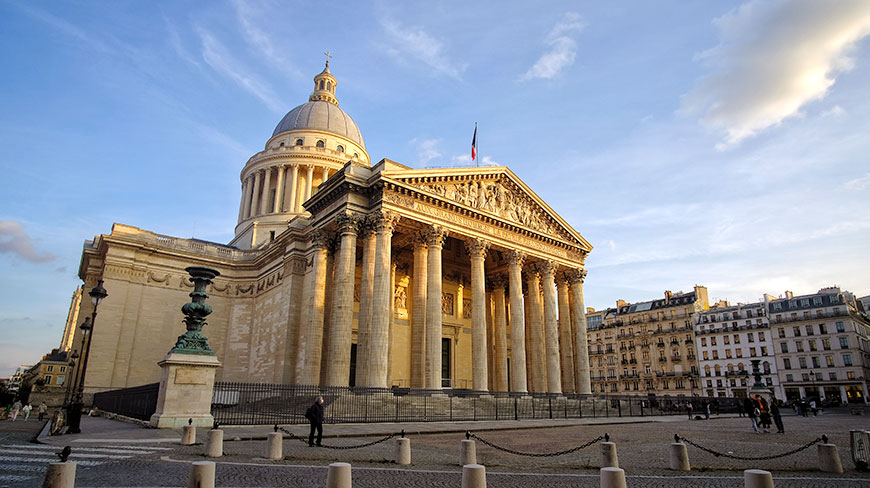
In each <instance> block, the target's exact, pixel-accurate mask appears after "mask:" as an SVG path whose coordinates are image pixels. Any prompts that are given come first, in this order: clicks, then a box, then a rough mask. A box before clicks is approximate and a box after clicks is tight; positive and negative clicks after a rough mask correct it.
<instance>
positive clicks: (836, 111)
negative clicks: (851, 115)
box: [822, 105, 846, 117]
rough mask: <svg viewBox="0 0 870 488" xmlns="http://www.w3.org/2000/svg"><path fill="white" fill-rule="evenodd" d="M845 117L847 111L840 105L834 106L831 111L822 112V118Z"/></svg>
mask: <svg viewBox="0 0 870 488" xmlns="http://www.w3.org/2000/svg"><path fill="white" fill-rule="evenodd" d="M844 115H846V110H845V109H844V108H843V107H841V106H839V105H834V106H833V107H831V109H830V110H825V111H824V112H822V117H842V116H844Z"/></svg>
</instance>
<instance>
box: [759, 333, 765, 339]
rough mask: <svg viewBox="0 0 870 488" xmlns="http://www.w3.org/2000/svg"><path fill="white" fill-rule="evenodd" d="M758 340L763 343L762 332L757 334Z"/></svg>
mask: <svg viewBox="0 0 870 488" xmlns="http://www.w3.org/2000/svg"><path fill="white" fill-rule="evenodd" d="M758 340H759V341H763V340H764V332H759V333H758Z"/></svg>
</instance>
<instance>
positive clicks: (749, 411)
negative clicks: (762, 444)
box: [743, 397, 760, 434]
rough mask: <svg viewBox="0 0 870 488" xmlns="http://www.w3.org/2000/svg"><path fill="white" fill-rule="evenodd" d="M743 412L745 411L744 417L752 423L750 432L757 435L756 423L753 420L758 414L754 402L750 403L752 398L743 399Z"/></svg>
mask: <svg viewBox="0 0 870 488" xmlns="http://www.w3.org/2000/svg"><path fill="white" fill-rule="evenodd" d="M743 410H745V411H746V416H747V417H749V420H751V421H752V430H753V431H755V433H756V434H758V433H759V432H758V422H757V421H756V420H755V419H756V417H757V416H758V413H756V412H758V408H756V407H755V402H754V401H752V398H749V397H746V398H744V399H743ZM759 413H760V412H759Z"/></svg>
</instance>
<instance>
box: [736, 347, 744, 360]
mask: <svg viewBox="0 0 870 488" xmlns="http://www.w3.org/2000/svg"><path fill="white" fill-rule="evenodd" d="M737 357H738V358H742V357H743V349H737Z"/></svg>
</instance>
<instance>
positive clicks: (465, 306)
mask: <svg viewBox="0 0 870 488" xmlns="http://www.w3.org/2000/svg"><path fill="white" fill-rule="evenodd" d="M471 306H472V305H471V300H469V299H468V298H463V299H462V318H464V319H470V318H471Z"/></svg>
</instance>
